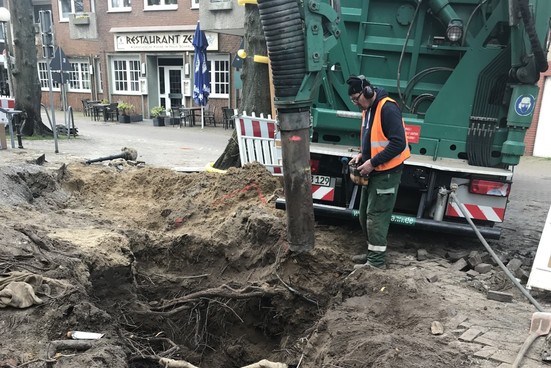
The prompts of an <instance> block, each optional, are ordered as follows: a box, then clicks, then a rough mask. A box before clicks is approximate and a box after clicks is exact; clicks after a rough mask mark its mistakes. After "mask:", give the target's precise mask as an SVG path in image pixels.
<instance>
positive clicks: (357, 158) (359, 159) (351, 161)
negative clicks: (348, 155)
mask: <svg viewBox="0 0 551 368" xmlns="http://www.w3.org/2000/svg"><path fill="white" fill-rule="evenodd" d="M361 160H362V153H361V152H360V153H358V154H357V155H356V156H354V157H352V160H350V163H351V164H357V163H358V162H360V161H361Z"/></svg>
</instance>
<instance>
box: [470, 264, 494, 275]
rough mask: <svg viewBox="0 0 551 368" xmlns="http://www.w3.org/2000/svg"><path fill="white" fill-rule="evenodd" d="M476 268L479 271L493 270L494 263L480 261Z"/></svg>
mask: <svg viewBox="0 0 551 368" xmlns="http://www.w3.org/2000/svg"><path fill="white" fill-rule="evenodd" d="M474 270H475V271H476V272H478V273H488V272H490V271H491V270H492V265H489V264H487V263H480V264H478V265H477V266H476V267H475V268H474Z"/></svg>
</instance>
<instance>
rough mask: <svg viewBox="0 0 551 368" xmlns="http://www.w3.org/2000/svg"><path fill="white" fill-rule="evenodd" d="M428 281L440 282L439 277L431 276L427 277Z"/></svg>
mask: <svg viewBox="0 0 551 368" xmlns="http://www.w3.org/2000/svg"><path fill="white" fill-rule="evenodd" d="M427 281H428V282H436V281H438V275H429V276H427Z"/></svg>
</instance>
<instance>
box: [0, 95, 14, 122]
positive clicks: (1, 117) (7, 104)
mask: <svg viewBox="0 0 551 368" xmlns="http://www.w3.org/2000/svg"><path fill="white" fill-rule="evenodd" d="M0 107H1V108H3V109H9V110H14V109H15V100H14V99H13V98H0ZM0 124H6V125H7V124H8V117H7V116H6V114H5V113H4V112H2V111H0Z"/></svg>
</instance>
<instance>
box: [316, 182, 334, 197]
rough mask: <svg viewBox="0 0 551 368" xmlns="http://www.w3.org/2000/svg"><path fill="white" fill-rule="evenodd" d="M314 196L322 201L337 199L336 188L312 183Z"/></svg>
mask: <svg viewBox="0 0 551 368" xmlns="http://www.w3.org/2000/svg"><path fill="white" fill-rule="evenodd" d="M312 198H313V199H319V200H321V201H333V200H334V199H335V188H331V187H323V186H319V185H312Z"/></svg>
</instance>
